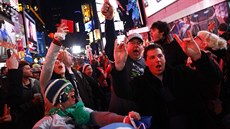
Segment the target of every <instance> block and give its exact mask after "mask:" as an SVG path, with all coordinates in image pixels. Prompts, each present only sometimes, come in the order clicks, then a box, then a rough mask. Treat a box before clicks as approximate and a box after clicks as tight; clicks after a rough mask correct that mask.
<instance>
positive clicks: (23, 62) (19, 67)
mask: <svg viewBox="0 0 230 129" xmlns="http://www.w3.org/2000/svg"><path fill="white" fill-rule="evenodd" d="M25 65H30V63H28V62H27V61H24V60H23V61H20V62H19V66H18V69H20V70H22V69H23V68H24V66H25Z"/></svg>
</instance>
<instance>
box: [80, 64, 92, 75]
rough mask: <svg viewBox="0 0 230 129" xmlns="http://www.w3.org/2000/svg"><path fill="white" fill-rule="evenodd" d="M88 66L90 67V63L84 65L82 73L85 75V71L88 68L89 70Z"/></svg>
mask: <svg viewBox="0 0 230 129" xmlns="http://www.w3.org/2000/svg"><path fill="white" fill-rule="evenodd" d="M88 66H90V64H88V63H85V64H84V65H83V67H82V73H85V70H86V68H87V67H88Z"/></svg>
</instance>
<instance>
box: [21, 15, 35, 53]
mask: <svg viewBox="0 0 230 129" xmlns="http://www.w3.org/2000/svg"><path fill="white" fill-rule="evenodd" d="M24 14H25V17H24V18H25V28H26V38H27V44H28V47H29V49H30V52H32V53H37V51H38V50H37V32H36V25H35V21H34V20H33V19H32V18H31V17H30V16H29V15H28V14H27V13H26V12H24Z"/></svg>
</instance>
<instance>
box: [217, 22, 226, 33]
mask: <svg viewBox="0 0 230 129" xmlns="http://www.w3.org/2000/svg"><path fill="white" fill-rule="evenodd" d="M218 30H220V31H225V32H228V31H229V26H228V24H226V23H221V24H220V25H219V26H218Z"/></svg>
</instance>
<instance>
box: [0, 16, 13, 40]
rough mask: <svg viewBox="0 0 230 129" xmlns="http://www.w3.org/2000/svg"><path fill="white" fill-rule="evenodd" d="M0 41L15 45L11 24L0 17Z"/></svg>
mask: <svg viewBox="0 0 230 129" xmlns="http://www.w3.org/2000/svg"><path fill="white" fill-rule="evenodd" d="M0 28H1V29H0V40H2V41H5V42H9V43H13V44H16V37H15V30H14V25H13V23H10V22H8V21H7V20H4V19H3V18H1V16H0Z"/></svg>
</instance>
